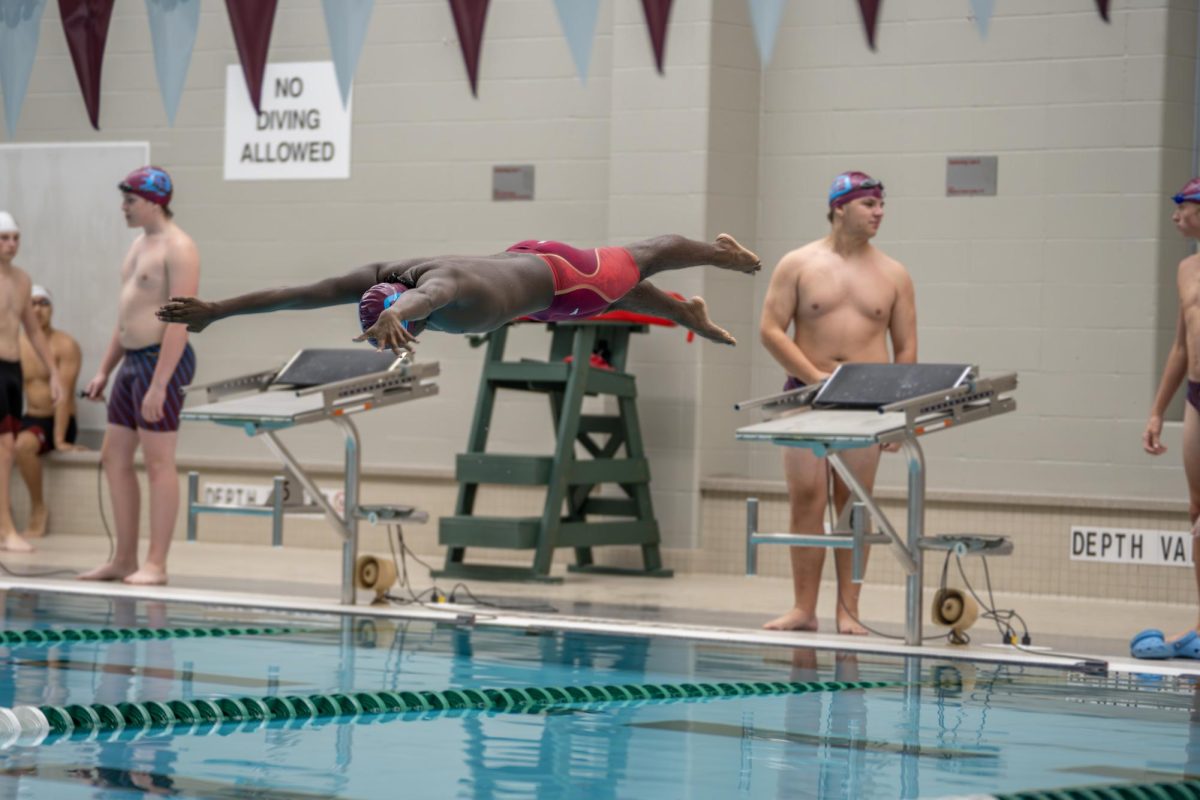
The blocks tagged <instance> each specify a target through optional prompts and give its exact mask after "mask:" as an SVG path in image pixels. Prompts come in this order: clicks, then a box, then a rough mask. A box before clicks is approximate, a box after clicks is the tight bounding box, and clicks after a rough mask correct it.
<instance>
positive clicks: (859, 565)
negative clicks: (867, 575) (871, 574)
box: [848, 502, 867, 583]
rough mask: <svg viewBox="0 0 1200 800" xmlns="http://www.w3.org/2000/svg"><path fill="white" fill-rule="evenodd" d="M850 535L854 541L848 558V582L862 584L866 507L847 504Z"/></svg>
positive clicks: (859, 504)
mask: <svg viewBox="0 0 1200 800" xmlns="http://www.w3.org/2000/svg"><path fill="white" fill-rule="evenodd" d="M848 505H849V506H850V534H851V536H852V537H853V539H854V548H853V549H852V550H851V554H852V555H851V556H850V580H851V581H853V582H854V583H862V582H863V559H864V556H866V551H865V548H866V546H867V542H866V533H867V507H866V506H864V505H863V504H862V503H857V502H855V503H849V504H848Z"/></svg>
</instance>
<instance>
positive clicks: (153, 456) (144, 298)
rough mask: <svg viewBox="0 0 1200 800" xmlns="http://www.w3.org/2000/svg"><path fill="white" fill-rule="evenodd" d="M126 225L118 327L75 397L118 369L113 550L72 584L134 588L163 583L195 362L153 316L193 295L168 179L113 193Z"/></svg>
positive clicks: (190, 258) (179, 335)
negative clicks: (141, 526)
mask: <svg viewBox="0 0 1200 800" xmlns="http://www.w3.org/2000/svg"><path fill="white" fill-rule="evenodd" d="M118 188H119V189H120V190H121V194H122V197H123V200H122V202H121V210H122V211H123V213H124V214H125V224H126V225H128V226H129V227H131V228H141V229H142V235H141V236H139V237H138V238H137V240H136V241H134V243H133V246H132V247H130V248H129V253H128V255H126V256H125V262H124V264H122V265H121V294H120V298H119V299H118V303H117V327H116V330H115V331H113V336H112V340H111V341H110V342H109V345H108V351H107V352H106V353H105V354H104V359H103V360H102V361H101V363H100V369H99V371H98V372H97V373H96V377H94V378H92V380H91V382H90V383H88V385H87V388H86V389H85V390H84V394H86V395H87V397H88V398H90V399H92V400H100V399H102V398H103V396H104V388H105V386H107V385H108V376H109V374H110V373H111V372H112V371H113V369H114V368H115V367H116V366H117V363H118V362H120V364H121V369H120V370H119V371H118V372H117V376H116V379H115V380H114V381H113V387H112V393H111V395H110V396H109V398H108V430H107V431H105V435H104V446H103V448H102V450H101V460H102V461H103V462H104V474H105V476H106V477H107V478H108V486H109V491H110V492H111V494H112V505H113V518H114V521H115V522H116V527H117V544H116V550H115V552H114V553H113V557H112V561H110V562H108V563H107V564H103V565H101V566H99V567H97V568H96V569H93V570H91V571H90V572H85V573H84V574H82V575H80V576H79V577H80V578H81V579H82V580H123V581H125V583H134V584H164V583H166V582H167V551H168V550H169V549H170V546H171V536H172V534H173V533H174V530H175V517H176V514H177V512H178V511H179V478H178V476H177V474H176V471H175V445H176V442H177V439H178V435H179V434H178V431H179V412H180V409H181V408H182V406H183V387H184V386H186V385H187V384H188V383H190V382H191V380H192V376H193V374H194V373H195V370H196V356H195V354H194V353H193V352H192V348H191V345H189V344H188V340H187V339H188V333H187V328H186V327H184V326H183V325H171V324H167V323H165V322H162V321H160V320H159V319H158V318H157V317H156V316H155V312H156V311H157V310H158V307H159V306H161V305H162V304H163V303H165V302H166V301H167V298H169V297H172V296H175V295H192V294H195V293H196V291H197V290H198V289H199V286H200V254H199V252H198V251H197V249H196V243H195V242H193V241H192V239H191V237H190V236H188V235H187V234H186V233H184V232H183V229H182V228H180V227H179V226H178V225H176V224H175V223H174V222H173V221H172V217H173V214H172V213H171V209H170V205H169V204H170V202H171V194H172V191H173V189H174V187H173V185H172V183H171V177H170V176H169V175H168V174H167V173H166V172H165V171H164V170H162V169H159V168H158V167H142V168H141V169H138V170H135V171H134V172H132V173H130V174H129V175H128V176H127V177H126V178H125V180H123V181H121V183H120V184H118ZM138 445H141V448H142V457H143V460H144V461H145V464H146V475H147V477H148V479H149V483H150V549H149V550H148V552H147V553H146V561H145V563H143V564H142V565H141V567H140V568H139V566H138V517H139V505H140V502H141V497H140V492H139V490H138V480H137V473H136V472H135V471H134V468H133V456H134V453H135V452H137V448H138Z"/></svg>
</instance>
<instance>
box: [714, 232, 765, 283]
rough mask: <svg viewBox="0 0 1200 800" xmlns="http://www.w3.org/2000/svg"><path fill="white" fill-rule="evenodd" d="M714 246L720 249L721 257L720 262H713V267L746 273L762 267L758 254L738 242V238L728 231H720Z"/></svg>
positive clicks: (752, 272)
mask: <svg viewBox="0 0 1200 800" xmlns="http://www.w3.org/2000/svg"><path fill="white" fill-rule="evenodd" d="M716 246H717V249H718V250H720V251H721V255H722V259H721V263H719V264H713V266H714V267H722V268H724V269H732V270H737V271H738V272H745V273H747V274H754V273H755V272H758V271H759V270H760V269H762V261H760V260H759V258H758V256H756V255H755V254H754V253H753V252H752V251H750V250H747V249H746V248H744V247H742V246H741V245H740V244H738V240H737V239H735V238H733V237H732V236H730V235H729V234H728V233H722V234H721V235H719V236H718V237H717V241H716Z"/></svg>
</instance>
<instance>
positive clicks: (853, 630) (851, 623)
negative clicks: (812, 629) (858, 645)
mask: <svg viewBox="0 0 1200 800" xmlns="http://www.w3.org/2000/svg"><path fill="white" fill-rule="evenodd" d="M837 630H838V633H843V634H848V635H850V636H866V635H867V629H866V628H864V627H863V626H862V623H860V622H858V621H857V620H855V619H854V617H852V616H850V615H849V614H848V613H847V612H845V611H843V610H841V609H838V614H837Z"/></svg>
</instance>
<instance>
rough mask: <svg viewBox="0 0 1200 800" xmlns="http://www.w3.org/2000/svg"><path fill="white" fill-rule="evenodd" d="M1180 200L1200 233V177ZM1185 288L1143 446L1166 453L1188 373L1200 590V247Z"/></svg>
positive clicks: (1187, 467) (1180, 279) (1192, 235)
mask: <svg viewBox="0 0 1200 800" xmlns="http://www.w3.org/2000/svg"><path fill="white" fill-rule="evenodd" d="M1173 199H1174V200H1175V213H1174V214H1173V215H1172V216H1171V220H1172V221H1173V222H1174V223H1175V227H1176V228H1178V229H1179V232H1180V233H1181V234H1183V235H1184V236H1186V237H1187V238H1189V239H1200V178H1192V179H1191V180H1190V181H1188V182H1187V185H1185V186H1184V187H1183V188H1182V189H1180V190H1179V194H1177V195H1175V197H1174V198H1173ZM1176 283H1177V285H1178V288H1179V317H1178V319H1177V320H1176V324H1175V341H1174V342H1173V343H1172V345H1171V352H1170V353H1169V354H1168V355H1167V363H1166V366H1164V367H1163V374H1162V380H1161V381H1160V382H1159V384H1158V393H1157V394H1156V395H1155V396H1154V405H1153V406H1152V407H1151V408H1150V419H1149V421H1148V422H1147V423H1146V430H1145V432H1144V433H1143V434H1142V447H1143V449H1145V451H1146V452H1147V453H1150V454H1151V455H1156V456H1158V455H1162V454H1163V453H1165V452H1167V447H1166V445H1164V444H1163V443H1162V439H1161V436H1162V427H1163V414H1164V413H1165V412H1166V410H1167V406H1168V405H1170V403H1171V398H1173V397H1174V396H1175V393H1176V392H1177V391H1179V384H1181V383H1182V382H1183V380H1184V378H1187V403H1186V404H1185V405H1184V408H1183V471H1184V474H1185V475H1186V476H1187V483H1188V497H1189V507H1188V519H1189V520H1191V522H1192V545H1193V558H1192V560H1193V561H1194V562H1195V570H1196V585H1197V590H1198V591H1200V558H1197V557H1196V556H1197V555H1200V553H1197V552H1196V549H1195V543H1196V541H1197V538H1196V537H1198V536H1200V253H1198V254H1194V255H1190V256H1188V257H1187V258H1185V259H1184V260H1183V261H1180V262H1179V270H1178V272H1177V273H1176ZM1195 630H1197V631H1200V623H1197V626H1196V628H1195ZM1185 635H1186V632H1185Z"/></svg>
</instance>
